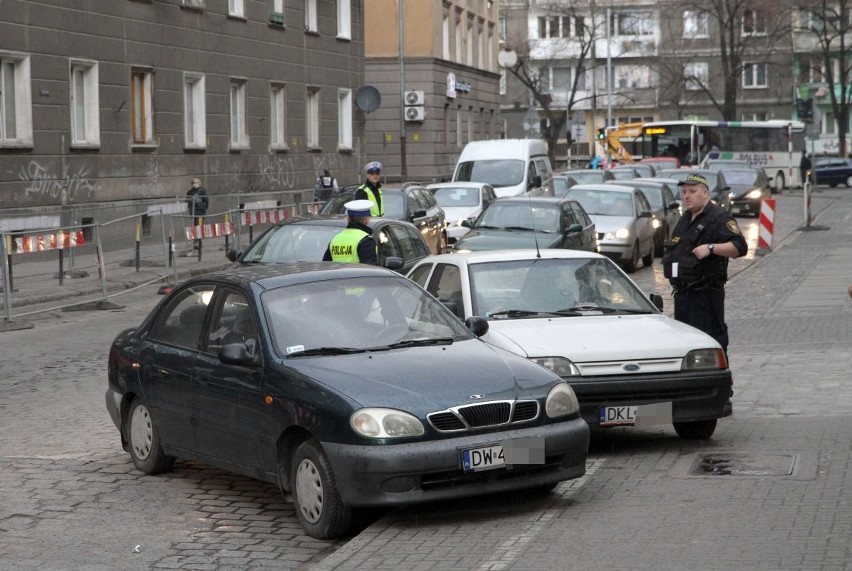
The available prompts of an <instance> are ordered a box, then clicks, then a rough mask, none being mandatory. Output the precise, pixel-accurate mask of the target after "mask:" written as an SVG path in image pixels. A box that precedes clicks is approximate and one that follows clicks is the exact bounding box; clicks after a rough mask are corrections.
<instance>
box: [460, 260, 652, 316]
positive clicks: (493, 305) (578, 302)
mask: <svg viewBox="0 0 852 571" xmlns="http://www.w3.org/2000/svg"><path fill="white" fill-rule="evenodd" d="M470 280H471V290H472V291H473V292H475V296H474V298H475V301H474V307H473V311H474V313H475V314H476V315H484V316H485V317H487V318H489V319H513V318H529V317H550V316H552V314H554V313H556V314H558V315H565V316H568V317H576V316H585V315H604V314H611V313H655V312H656V309H655V308H654V307H653V306H652V305H651V303H650V302H648V300H647V299H646V298H645V297H644V296H643V295H642V292H641V291H639V289H638V288H637V287H636V285H635V284H634V283H633V282H632V281H630V279H629V278H628V277H626V276H625V275H624V274H622V273H621V272H620V271H619V270H618V268H617V267H615V265H614V264H613V263H612V262H611V261H610V260H608V259H601V258H593V259H589V258H575V259H568V258H557V259H530V260H512V261H500V262H488V263H481V264H472V265H471V266H470Z"/></svg>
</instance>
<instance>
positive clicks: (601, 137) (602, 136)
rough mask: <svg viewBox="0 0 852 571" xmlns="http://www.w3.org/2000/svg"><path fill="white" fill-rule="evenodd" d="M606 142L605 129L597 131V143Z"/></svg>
mask: <svg viewBox="0 0 852 571" xmlns="http://www.w3.org/2000/svg"><path fill="white" fill-rule="evenodd" d="M605 140H606V127H601V128H599V129H598V141H605Z"/></svg>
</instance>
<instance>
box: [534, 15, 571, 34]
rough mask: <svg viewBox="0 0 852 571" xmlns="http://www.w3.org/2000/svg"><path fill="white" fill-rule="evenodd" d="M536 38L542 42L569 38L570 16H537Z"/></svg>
mask: <svg viewBox="0 0 852 571" xmlns="http://www.w3.org/2000/svg"><path fill="white" fill-rule="evenodd" d="M538 37H539V38H540V39H542V40H544V39H551V38H570V37H571V17H570V16H539V17H538Z"/></svg>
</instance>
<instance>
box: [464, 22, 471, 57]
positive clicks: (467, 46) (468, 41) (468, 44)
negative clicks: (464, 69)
mask: <svg viewBox="0 0 852 571" xmlns="http://www.w3.org/2000/svg"><path fill="white" fill-rule="evenodd" d="M464 42H465V53H466V54H467V59H466V61H467V65H469V66H471V67H473V17H471V16H468V18H467V34H465V36H464Z"/></svg>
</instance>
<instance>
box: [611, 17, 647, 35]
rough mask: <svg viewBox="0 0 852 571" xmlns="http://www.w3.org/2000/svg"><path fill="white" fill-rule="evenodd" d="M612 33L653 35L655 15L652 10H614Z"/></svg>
mask: <svg viewBox="0 0 852 571" xmlns="http://www.w3.org/2000/svg"><path fill="white" fill-rule="evenodd" d="M610 33H611V34H612V35H613V36H651V35H653V34H654V15H653V14H652V13H651V12H613V13H612V18H611V20H610Z"/></svg>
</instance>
